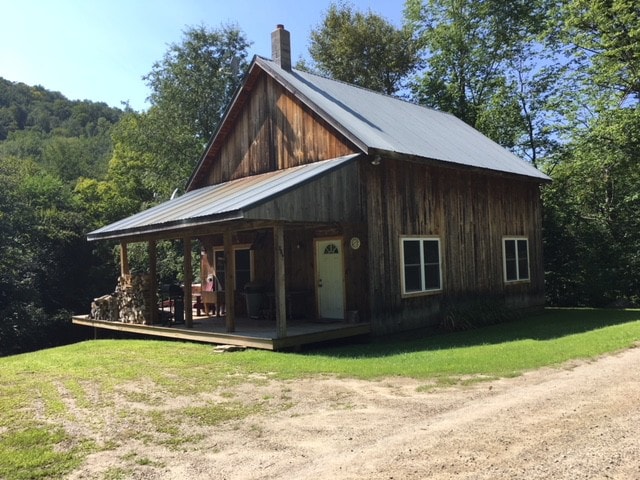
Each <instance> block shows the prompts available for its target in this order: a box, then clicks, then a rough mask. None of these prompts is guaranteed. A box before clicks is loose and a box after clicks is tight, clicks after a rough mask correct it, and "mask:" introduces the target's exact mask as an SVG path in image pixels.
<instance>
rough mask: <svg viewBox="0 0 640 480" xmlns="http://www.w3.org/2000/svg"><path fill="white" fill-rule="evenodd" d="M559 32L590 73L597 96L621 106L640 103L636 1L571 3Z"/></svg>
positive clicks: (639, 7) (639, 8)
mask: <svg viewBox="0 0 640 480" xmlns="http://www.w3.org/2000/svg"><path fill="white" fill-rule="evenodd" d="M559 18H560V20H561V22H559V24H558V30H560V31H561V36H562V39H563V40H564V41H565V43H566V44H567V45H569V46H570V47H572V48H571V49H570V50H569V53H570V54H572V55H573V56H574V58H575V60H576V61H577V63H578V65H579V67H580V69H582V70H583V71H586V72H587V73H588V77H587V78H588V82H587V83H586V84H585V86H586V87H588V88H590V89H591V90H592V93H594V94H595V96H598V97H600V96H601V95H602V94H603V93H605V94H609V95H610V94H613V96H614V100H615V101H616V102H617V103H618V104H619V105H622V104H625V103H626V102H632V103H635V104H637V103H638V102H639V101H640V41H638V40H639V39H640V21H638V19H640V5H639V4H638V2H637V1H635V0H598V1H591V0H571V1H568V2H564V3H563V4H562V8H561V10H560V13H559Z"/></svg>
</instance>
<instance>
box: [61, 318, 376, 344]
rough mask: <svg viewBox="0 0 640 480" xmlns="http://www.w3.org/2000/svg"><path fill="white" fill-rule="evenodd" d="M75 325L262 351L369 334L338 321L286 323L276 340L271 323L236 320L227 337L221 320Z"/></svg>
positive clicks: (364, 327)
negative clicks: (178, 323) (180, 322)
mask: <svg viewBox="0 0 640 480" xmlns="http://www.w3.org/2000/svg"><path fill="white" fill-rule="evenodd" d="M72 322H73V324H75V325H81V326H86V327H93V328H95V329H98V328H100V329H107V330H115V331H119V332H127V333H135V334H140V335H147V336H153V337H164V338H174V339H178V340H188V341H193V342H203V343H212V344H219V345H238V346H243V347H249V348H258V349H264V350H282V349H287V348H297V347H300V346H302V345H308V344H311V343H317V342H323V341H327V340H336V339H340V338H348V337H355V336H359V335H367V334H369V333H371V325H370V324H369V323H345V322H340V321H335V322H327V321H313V320H304V321H302V320H293V321H289V322H287V336H286V337H282V338H278V336H277V333H276V325H275V322H273V321H268V320H254V319H248V318H238V319H236V331H235V332H233V333H227V332H226V327H225V322H224V317H205V316H200V317H197V316H196V317H194V322H193V328H187V327H186V326H185V325H181V324H180V325H172V326H162V325H137V324H132V323H122V322H109V321H105V320H94V319H92V318H90V317H89V316H88V315H76V316H74V317H73V318H72Z"/></svg>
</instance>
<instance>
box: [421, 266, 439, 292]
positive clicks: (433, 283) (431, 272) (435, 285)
mask: <svg viewBox="0 0 640 480" xmlns="http://www.w3.org/2000/svg"><path fill="white" fill-rule="evenodd" d="M424 281H425V289H426V290H438V289H440V266H439V265H438V264H435V265H425V267H424Z"/></svg>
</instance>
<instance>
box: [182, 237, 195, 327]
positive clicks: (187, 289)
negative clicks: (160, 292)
mask: <svg viewBox="0 0 640 480" xmlns="http://www.w3.org/2000/svg"><path fill="white" fill-rule="evenodd" d="M182 242H183V246H184V323H185V325H186V327H187V328H193V304H192V302H193V298H192V295H191V284H192V283H193V273H192V270H191V269H192V267H191V237H184V238H183V239H182Z"/></svg>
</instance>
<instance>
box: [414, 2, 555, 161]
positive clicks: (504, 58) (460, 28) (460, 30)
mask: <svg viewBox="0 0 640 480" xmlns="http://www.w3.org/2000/svg"><path fill="white" fill-rule="evenodd" d="M545 7H546V5H545V1H544V0H535V1H524V0H518V1H516V2H513V1H505V0H490V1H485V2H477V1H473V0H466V1H453V0H447V1H435V0H425V1H422V0H408V1H407V2H406V6H405V18H406V21H407V23H408V25H409V26H410V27H411V28H412V29H413V31H414V35H415V36H416V37H417V38H418V39H419V41H420V44H421V46H422V47H423V48H424V49H425V52H426V53H425V60H426V69H425V70H424V71H423V72H421V73H420V74H419V75H418V76H416V78H415V79H414V80H413V82H412V85H411V90H412V95H413V99H414V100H415V101H417V102H418V103H421V104H423V105H426V106H429V107H433V108H436V109H439V110H444V111H447V112H450V113H453V114H454V115H455V116H457V117H458V118H460V119H462V120H464V121H465V122H467V123H468V124H469V125H471V126H473V127H475V128H477V129H479V130H480V131H482V132H483V133H485V134H486V135H487V136H489V137H490V138H492V139H493V140H495V141H496V142H498V143H500V144H501V145H502V146H504V147H506V148H511V149H513V150H515V151H517V152H518V153H519V154H521V155H524V156H527V157H529V159H530V160H531V161H532V162H533V163H534V164H535V163H536V161H537V158H538V157H539V156H540V155H541V154H543V153H544V152H546V151H547V150H549V149H551V148H552V147H553V142H552V139H551V136H550V134H549V132H547V131H545V125H546V121H547V120H548V118H547V114H546V113H545V107H546V106H547V100H548V98H547V96H548V95H549V91H550V89H551V88H552V85H553V84H554V80H555V77H554V75H555V72H556V70H555V69H554V68H549V67H546V68H543V67H541V65H543V64H547V65H549V64H550V59H549V58H546V57H547V56H548V52H549V50H548V49H546V48H540V46H539V45H540V44H539V43H538V41H537V35H538V34H539V33H540V30H541V26H542V25H544V21H543V19H544V15H545V11H546V9H545Z"/></svg>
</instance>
